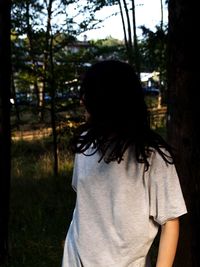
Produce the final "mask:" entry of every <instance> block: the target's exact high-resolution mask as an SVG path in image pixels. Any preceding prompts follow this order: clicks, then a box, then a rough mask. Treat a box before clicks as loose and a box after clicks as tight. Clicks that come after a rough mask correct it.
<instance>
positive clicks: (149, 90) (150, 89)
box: [143, 86, 160, 96]
mask: <svg viewBox="0 0 200 267" xmlns="http://www.w3.org/2000/svg"><path fill="white" fill-rule="evenodd" d="M143 90H144V94H145V95H152V96H157V95H159V94H160V89H159V88H156V87H154V86H146V87H143Z"/></svg>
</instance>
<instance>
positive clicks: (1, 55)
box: [0, 0, 11, 265]
mask: <svg viewBox="0 0 200 267" xmlns="http://www.w3.org/2000/svg"><path fill="white" fill-rule="evenodd" d="M10 6H11V1H9V0H0V40H1V41H0V265H1V264H4V263H5V261H6V258H7V255H8V219H9V193H10V75H11V64H10V62H11V61H10V8H11V7H10Z"/></svg>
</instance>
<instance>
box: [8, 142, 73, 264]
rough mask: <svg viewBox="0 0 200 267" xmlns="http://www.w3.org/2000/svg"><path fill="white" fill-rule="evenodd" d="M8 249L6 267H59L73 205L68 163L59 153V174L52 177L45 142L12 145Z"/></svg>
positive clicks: (47, 144) (68, 159) (47, 146)
mask: <svg viewBox="0 0 200 267" xmlns="http://www.w3.org/2000/svg"><path fill="white" fill-rule="evenodd" d="M12 153H13V155H12V156H13V157H12V182H11V199H10V209H11V210H10V224H9V233H10V235H9V245H10V255H9V262H8V264H7V266H6V267H23V266H24V267H33V266H34V267H37V266H39V267H45V266H51V267H57V266H61V259H62V253H63V243H64V239H65V236H66V232H67V228H68V226H69V223H70V221H71V216H72V212H73V208H74V203H75V194H74V192H73V190H72V189H71V175H72V159H71V157H70V156H69V155H67V153H66V154H65V153H64V151H62V152H61V153H60V174H59V176H57V177H54V176H53V175H52V158H51V154H50V152H49V142H48V141H46V142H44V141H37V142H34V141H32V142H30V141H29V142H25V141H23V142H22V141H18V142H14V143H13V145H12Z"/></svg>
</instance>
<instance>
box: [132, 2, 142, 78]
mask: <svg viewBox="0 0 200 267" xmlns="http://www.w3.org/2000/svg"><path fill="white" fill-rule="evenodd" d="M131 2H132V16H133V46H134V59H135V70H136V72H137V75H138V77H139V78H140V53H139V47H138V40H137V32H136V18H135V0H132V1H131Z"/></svg>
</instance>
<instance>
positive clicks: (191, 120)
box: [168, 0, 200, 267]
mask: <svg viewBox="0 0 200 267" xmlns="http://www.w3.org/2000/svg"><path fill="white" fill-rule="evenodd" d="M197 4H198V3H197V2H196V1H185V0H169V43H168V57H169V58H168V59H169V61H168V88H169V98H168V99H169V103H168V118H169V120H168V137H169V141H170V143H171V144H172V145H173V146H174V147H175V149H176V151H175V159H176V167H177V171H178V174H179V177H180V182H181V185H182V188H183V194H184V197H185V201H186V205H187V209H188V214H187V215H185V216H183V217H182V218H181V232H180V239H179V246H178V251H177V255H176V259H175V265H174V266H176V267H183V266H184V267H198V266H200V253H199V249H198V247H199V240H200V230H199V226H200V167H199V166H200V165H199V163H200V129H199V118H200V108H199V96H198V95H199V92H198V91H199V73H200V65H199V61H197V64H196V63H195V61H196V59H199V58H200V50H199V47H200V41H199V40H198V39H199V38H198V39H197V38H196V35H197V33H198V32H199V21H198V14H197V13H198V12H199V11H198V6H197Z"/></svg>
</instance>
